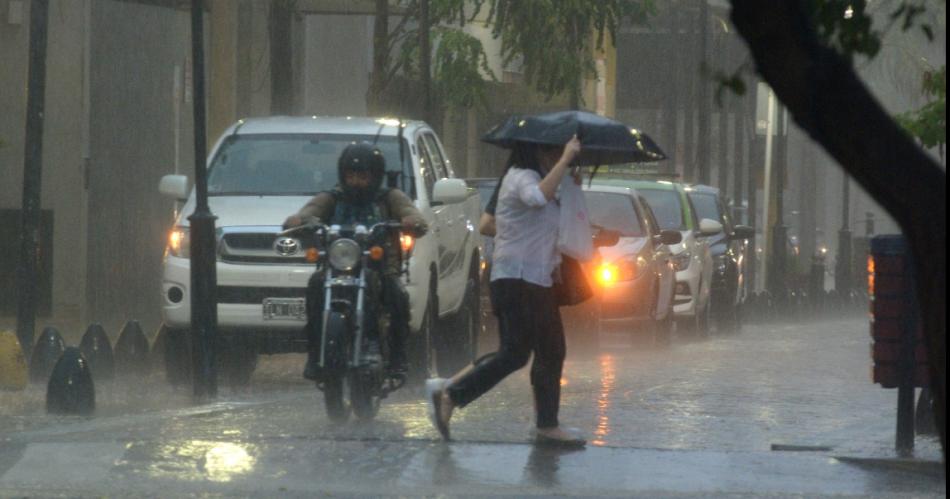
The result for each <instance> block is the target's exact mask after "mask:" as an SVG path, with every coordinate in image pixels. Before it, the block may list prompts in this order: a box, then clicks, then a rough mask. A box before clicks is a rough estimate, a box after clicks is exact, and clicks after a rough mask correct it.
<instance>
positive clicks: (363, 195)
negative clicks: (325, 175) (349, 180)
mask: <svg viewBox="0 0 950 499" xmlns="http://www.w3.org/2000/svg"><path fill="white" fill-rule="evenodd" d="M346 172H369V173H370V174H371V175H372V181H371V183H370V186H369V187H368V188H366V189H353V188H352V187H349V186H347V185H346V182H344V180H343V179H344V174H345V173H346ZM385 173H386V159H385V158H383V153H382V152H380V150H379V149H377V148H376V146H374V145H373V144H370V143H369V142H353V143H352V144H350V145H348V146H346V148H345V149H343V152H342V153H340V161H339V163H338V175H339V177H340V188H341V189H342V190H343V193H344V194H345V195H347V196H348V197H350V198H351V199H353V200H354V201H369V200H372V199H373V197H374V196H375V194H376V192H377V191H378V190H379V188H380V186H382V183H383V176H384V174H385Z"/></svg>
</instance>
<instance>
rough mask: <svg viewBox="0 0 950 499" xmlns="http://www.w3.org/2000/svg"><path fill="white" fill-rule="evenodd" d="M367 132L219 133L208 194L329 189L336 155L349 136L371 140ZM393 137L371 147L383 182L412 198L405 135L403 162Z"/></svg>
mask: <svg viewBox="0 0 950 499" xmlns="http://www.w3.org/2000/svg"><path fill="white" fill-rule="evenodd" d="M373 139H374V137H373V136H372V135H343V134H253V135H252V134H248V135H232V136H230V137H228V138H226V139H225V141H224V143H223V144H222V145H221V147H220V149H218V152H217V154H215V156H214V159H213V160H212V161H211V166H209V168H208V194H209V195H212V196H215V195H217V196H225V195H254V196H299V195H312V194H316V193H318V192H321V191H326V190H330V189H332V188H333V187H334V186H335V185H336V184H337V160H338V159H339V157H340V153H341V152H342V151H343V148H345V147H346V146H347V145H349V144H350V143H353V142H360V141H367V142H373ZM397 140H398V139H397V138H396V137H379V138H378V139H377V140H376V147H378V148H379V150H380V151H381V152H382V153H383V156H384V157H385V159H386V177H387V178H386V179H384V181H383V185H389V186H392V187H397V188H399V189H401V190H402V191H403V192H405V193H406V194H408V195H409V196H411V197H413V198H415V189H414V188H413V187H414V186H413V182H412V168H411V166H410V151H409V146H408V144H406V142H405V139H403V143H404V147H405V149H404V151H403V164H404V167H403V168H400V165H399V143H398V142H397Z"/></svg>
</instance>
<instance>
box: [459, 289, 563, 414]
mask: <svg viewBox="0 0 950 499" xmlns="http://www.w3.org/2000/svg"><path fill="white" fill-rule="evenodd" d="M491 292H492V295H493V298H494V300H495V313H496V314H497V315H498V332H499V336H500V342H499V343H500V345H499V349H498V352H497V353H495V354H494V355H492V356H487V359H486V360H485V361H484V362H480V363H479V364H477V365H476V366H475V368H474V369H473V370H472V371H471V372H469V373H468V374H466V375H465V376H463V377H462V378H461V379H459V380H458V381H457V382H455V383H454V384H452V386H450V387H449V389H448V392H449V396H450V397H451V398H452V402H453V403H455V405H457V406H459V407H464V406H465V405H467V404H469V403H471V402H473V401H474V400H475V399H477V398H478V397H480V396H482V395H483V394H484V393H485V392H487V391H488V390H490V389H491V388H492V387H493V386H495V385H497V384H498V383H499V382H500V381H501V380H503V379H505V377H507V376H508V375H509V374H511V373H513V372H515V371H517V370H518V369H521V368H522V367H524V366H525V364H527V363H528V359H529V358H530V357H531V354H532V353H534V361H533V362H532V364H531V387H532V389H533V390H534V404H535V411H536V413H537V420H536V424H537V427H538V428H553V427H556V426H558V419H557V415H558V409H559V407H560V403H561V372H562V370H563V367H564V354H565V345H564V326H563V325H562V324H561V314H560V311H559V309H558V306H557V302H556V301H555V298H554V294H553V293H552V291H551V288H545V287H542V286H538V285H535V284H531V283H529V282H526V281H523V280H521V279H499V280H496V281H492V283H491Z"/></svg>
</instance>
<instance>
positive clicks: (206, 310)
mask: <svg viewBox="0 0 950 499" xmlns="http://www.w3.org/2000/svg"><path fill="white" fill-rule="evenodd" d="M203 3H204V2H203V0H192V3H191V53H192V62H193V67H192V69H193V71H192V81H193V83H194V99H195V100H194V106H195V107H194V119H195V197H196V203H195V211H194V213H192V215H191V216H190V217H188V221H189V222H190V223H191V262H190V265H191V329H192V331H191V332H192V365H193V370H192V372H193V373H194V396H195V398H196V399H199V400H204V399H208V398H214V397H215V396H217V394H218V384H217V373H216V371H215V343H216V340H217V326H218V310H217V302H218V300H217V293H216V288H217V276H216V274H215V264H216V261H215V237H214V221H215V220H216V219H217V217H215V216H214V215H213V214H212V213H211V210H210V209H209V207H208V176H207V165H206V159H205V155H206V154H207V145H206V143H205V133H206V132H205V71H204V5H203Z"/></svg>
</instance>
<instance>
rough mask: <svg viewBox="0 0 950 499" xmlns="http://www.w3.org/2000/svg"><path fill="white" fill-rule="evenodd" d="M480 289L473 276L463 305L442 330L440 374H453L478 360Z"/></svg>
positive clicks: (439, 346) (438, 356) (439, 356)
mask: <svg viewBox="0 0 950 499" xmlns="http://www.w3.org/2000/svg"><path fill="white" fill-rule="evenodd" d="M477 290H478V284H477V281H476V280H475V279H474V278H471V277H470V278H469V280H468V284H467V285H466V288H465V296H464V297H463V298H462V306H461V307H460V308H459V310H458V312H456V313H455V315H454V316H453V317H452V318H451V319H450V320H449V321H448V323H447V325H446V326H447V327H445V328H442V330H441V331H440V332H441V333H442V336H441V337H440V338H438V340H439V341H438V342H437V346H438V351H437V354H436V360H437V361H438V368H439V369H438V370H439V376H442V377H449V376H452V375H453V374H455V373H457V372H459V371H460V370H462V369H463V368H464V367H465V366H467V365H469V364H470V363H472V362H474V361H475V353H476V348H477V345H478V329H479V324H478V323H479V314H478V308H479V307H478V294H477Z"/></svg>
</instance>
